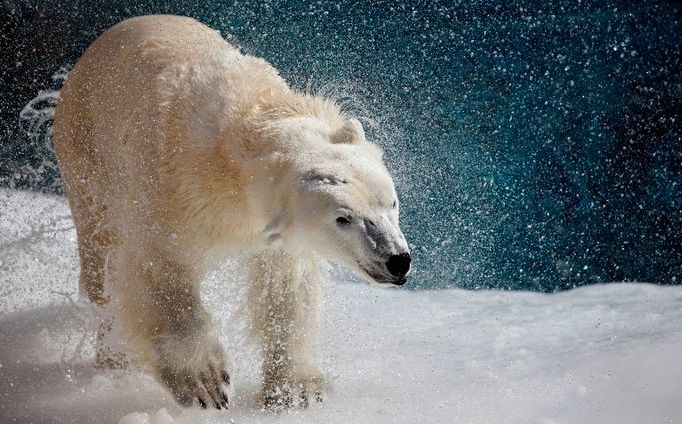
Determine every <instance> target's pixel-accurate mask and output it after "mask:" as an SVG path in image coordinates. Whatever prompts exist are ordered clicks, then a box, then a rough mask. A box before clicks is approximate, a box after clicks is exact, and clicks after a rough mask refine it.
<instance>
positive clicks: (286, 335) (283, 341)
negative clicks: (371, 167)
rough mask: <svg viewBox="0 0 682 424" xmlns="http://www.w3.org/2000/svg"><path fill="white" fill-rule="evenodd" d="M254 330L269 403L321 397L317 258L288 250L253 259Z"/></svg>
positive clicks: (276, 405)
mask: <svg viewBox="0 0 682 424" xmlns="http://www.w3.org/2000/svg"><path fill="white" fill-rule="evenodd" d="M250 271H251V279H252V282H251V289H250V293H249V300H248V301H249V307H250V310H251V318H252V326H253V327H252V330H253V331H254V332H255V335H256V338H257V340H258V341H259V342H260V344H261V347H262V351H263V389H262V396H263V402H264V404H265V407H267V408H270V409H275V410H277V409H283V408H289V407H307V406H308V404H309V402H310V401H321V400H322V396H323V392H324V388H325V382H324V378H323V377H322V374H321V373H320V370H319V368H318V367H317V365H316V361H315V350H316V346H317V338H318V333H319V309H320V281H319V280H320V272H319V268H318V265H317V263H316V262H315V261H313V260H307V261H301V260H297V259H295V258H293V257H291V256H290V255H288V254H287V253H285V252H282V251H271V252H267V253H264V254H260V255H258V256H257V257H255V258H254V259H253V260H252V261H251V263H250Z"/></svg>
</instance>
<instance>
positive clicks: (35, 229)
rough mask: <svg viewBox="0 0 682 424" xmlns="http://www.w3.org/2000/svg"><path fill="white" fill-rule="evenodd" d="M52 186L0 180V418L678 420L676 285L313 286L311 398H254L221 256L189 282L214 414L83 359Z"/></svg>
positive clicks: (235, 301)
mask: <svg viewBox="0 0 682 424" xmlns="http://www.w3.org/2000/svg"><path fill="white" fill-rule="evenodd" d="M77 275H78V259H77V255H76V246H75V233H74V229H73V223H72V222H71V219H70V214H69V210H68V207H67V206H66V202H65V199H63V198H59V197H50V196H45V195H39V194H36V193H29V192H19V191H11V190H0V422H2V423H5V422H7V423H10V422H16V423H89V422H98V423H102V424H104V423H120V424H169V423H176V424H181V423H322V422H324V423H372V424H381V423H453V422H457V423H538V424H539V423H543V424H549V423H619V424H622V423H664V422H677V421H679V420H680V419H681V418H682V366H681V365H680V360H679V359H680V352H681V351H682V287H679V286H678V287H659V286H652V285H647V284H609V285H601V286H591V287H585V288H581V289H577V290H572V291H569V292H564V293H560V294H555V295H546V294H539V293H522V292H497V291H478V292H472V291H464V290H440V291H420V292H411V291H406V290H382V289H377V288H373V287H368V286H364V285H357V284H349V283H347V282H343V281H342V280H344V279H345V277H344V275H343V274H340V276H339V277H335V280H338V281H332V282H330V283H328V284H327V285H326V287H325V290H326V297H325V305H324V314H323V316H324V324H323V331H322V340H321V349H320V354H319V358H320V363H321V365H322V368H323V370H324V372H325V373H326V375H327V378H328V379H329V381H330V382H331V384H332V386H333V387H334V391H333V393H332V394H331V395H330V397H329V399H328V400H327V401H325V403H323V404H319V405H313V406H311V408H310V409H308V410H305V411H292V412H287V413H282V414H278V415H274V414H270V413H268V412H264V411H261V410H260V408H259V407H258V406H257V405H256V403H255V399H256V397H257V391H258V386H259V378H260V376H259V372H258V360H257V358H258V357H257V352H256V351H255V350H254V348H253V347H252V346H250V345H249V344H248V342H247V341H246V337H245V336H244V314H243V312H242V311H241V309H240V304H241V303H240V299H241V298H242V297H243V295H244V286H245V284H244V281H243V278H242V277H241V275H240V274H239V272H238V270H237V268H236V267H235V266H234V264H227V265H225V266H224V267H223V268H221V269H220V270H218V271H217V272H215V273H214V274H213V275H212V276H211V277H210V278H209V279H208V281H207V282H206V284H205V298H206V303H207V306H208V308H209V309H210V310H211V311H212V313H213V314H214V317H215V318H216V320H217V321H219V323H220V328H221V337H222V341H223V343H224V345H225V346H226V348H227V350H228V351H229V352H230V353H231V355H232V356H233V359H234V362H235V364H236V365H237V368H238V369H237V370H236V375H235V379H234V380H235V383H236V397H235V398H234V399H232V405H231V408H230V410H229V411H228V412H225V411H210V410H209V411H203V410H196V409H189V410H188V409H182V408H179V407H178V406H176V405H175V404H174V403H173V402H172V400H171V399H170V397H169V395H168V393H166V391H165V390H164V389H163V388H162V387H161V386H160V385H158V384H157V383H156V382H155V381H154V380H153V379H152V378H151V377H150V376H149V374H148V373H147V372H146V371H145V370H144V369H139V368H133V369H130V370H125V371H110V370H101V369H95V368H94V367H93V366H92V334H93V331H94V328H95V325H96V324H95V319H94V314H93V312H92V310H91V308H90V306H89V305H87V304H86V303H85V302H83V301H82V300H80V299H79V297H78V295H77V293H76V291H77Z"/></svg>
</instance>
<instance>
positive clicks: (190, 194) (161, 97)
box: [55, 16, 409, 408]
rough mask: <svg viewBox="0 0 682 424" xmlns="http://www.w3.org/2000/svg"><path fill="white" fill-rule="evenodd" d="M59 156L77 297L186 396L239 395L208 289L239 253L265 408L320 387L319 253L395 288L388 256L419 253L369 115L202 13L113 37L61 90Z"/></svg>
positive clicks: (125, 25) (154, 19)
mask: <svg viewBox="0 0 682 424" xmlns="http://www.w3.org/2000/svg"><path fill="white" fill-rule="evenodd" d="M55 149H56V152H57V158H58V161H59V167H60V169H61V172H62V176H63V180H64V183H65V187H66V189H67V193H68V197H69V202H70V206H71V210H72V213H73V218H74V220H75V223H76V228H77V234H78V250H79V255H80V263H81V274H80V287H81V291H82V292H83V293H86V294H87V295H88V296H89V298H90V299H91V300H92V301H93V302H94V303H95V304H98V305H107V306H108V308H109V309H110V310H111V311H112V313H113V314H114V315H115V317H116V320H117V322H118V323H120V324H121V325H122V328H123V330H124V333H125V337H126V340H128V344H129V346H131V347H132V348H131V350H132V351H133V352H134V353H135V354H138V355H139V356H140V357H141V358H142V359H143V360H146V361H148V362H150V363H151V364H152V365H153V367H154V369H155V371H156V373H157V376H158V378H159V379H160V381H161V382H163V383H164V384H165V385H166V386H167V387H168V388H169V389H170V390H171V392H172V393H173V394H174V395H175V397H176V399H177V400H178V401H179V402H180V403H181V404H183V405H191V404H199V405H201V406H205V405H207V404H213V405H215V406H216V407H218V408H220V407H226V406H227V400H228V396H229V392H230V390H231V385H232V382H231V380H230V365H229V363H228V362H227V360H226V356H225V354H224V352H223V348H222V346H220V344H219V342H218V338H217V336H216V334H215V329H214V326H213V324H212V321H211V318H210V316H209V315H208V314H207V313H206V311H205V310H204V308H203V306H202V302H201V299H200V283H201V281H202V280H203V278H204V276H205V275H206V273H207V272H209V271H210V270H211V269H212V268H213V267H214V266H215V264H216V263H218V262H219V261H221V260H223V259H224V258H225V257H226V256H229V255H234V254H238V253H246V254H250V255H252V259H251V261H250V270H251V281H252V286H251V289H250V292H249V293H250V294H249V300H248V302H249V308H250V310H251V316H252V329H253V332H254V335H256V337H257V339H258V340H259V342H260V343H261V345H262V348H263V372H264V384H263V396H264V401H265V402H266V404H268V405H270V406H291V405H296V404H305V403H306V402H307V401H308V398H309V397H310V396H315V397H316V398H318V397H320V396H321V394H322V391H323V390H322V389H323V387H324V384H323V378H322V375H321V373H320V371H319V369H318V368H317V366H316V364H315V360H314V352H315V344H316V339H317V331H318V329H317V327H318V324H317V323H318V315H319V311H318V309H319V298H320V287H319V281H320V279H321V274H320V271H319V268H320V260H322V259H323V258H326V259H331V260H336V261H339V262H342V263H345V264H347V265H349V266H351V267H353V269H355V270H356V271H357V272H359V273H360V274H361V275H363V276H365V277H367V278H368V279H370V280H375V281H380V282H389V280H390V279H391V278H394V276H392V275H391V274H390V273H387V271H386V266H385V265H384V263H385V262H386V258H387V255H396V254H402V255H407V253H405V252H407V245H406V242H405V240H404V237H403V236H402V233H401V232H400V229H399V227H398V223H397V214H398V212H397V201H396V197H395V190H394V188H393V184H392V181H391V179H390V176H389V175H388V172H387V171H386V169H385V167H384V165H383V163H382V159H381V151H380V150H379V149H378V148H377V147H376V146H374V145H373V144H370V143H368V142H367V141H366V140H365V136H364V132H363V131H362V127H361V125H360V124H359V122H357V121H355V120H349V119H348V118H347V117H345V116H344V115H343V114H342V113H341V112H340V110H339V109H338V108H337V106H336V105H335V104H334V103H333V102H331V101H329V100H325V99H323V98H318V97H314V96H310V95H306V94H302V93H298V92H295V91H293V90H291V89H290V88H289V87H288V86H287V84H286V83H285V82H284V80H283V79H282V78H281V77H280V76H279V75H278V73H277V71H276V70H275V69H274V68H273V67H272V66H270V65H269V64H268V63H267V62H265V61H264V60H262V59H258V58H255V57H251V56H248V55H243V54H241V53H240V52H239V51H238V50H237V49H235V48H234V47H232V46H231V45H229V44H228V43H227V42H226V41H224V40H223V39H222V38H221V37H220V35H219V34H218V33H217V32H215V31H213V30H211V29H209V28H207V27H206V26H204V25H202V24H200V23H198V22H197V21H195V20H193V19H190V18H184V17H176V16H145V17H139V18H133V19H129V20H126V21H123V22H121V23H119V24H118V25H116V26H114V27H112V28H111V29H109V30H108V31H106V32H105V33H104V34H103V35H102V36H100V37H99V38H98V39H97V40H96V41H95V42H94V43H93V45H92V46H91V47H90V48H89V49H88V50H87V51H86V52H85V54H84V55H83V56H82V57H81V59H80V60H79V61H78V63H77V65H76V66H75V68H74V69H73V71H72V72H71V73H70V75H69V77H68V79H67V81H66V83H65V86H64V88H63V90H62V92H61V101H60V104H59V106H58V108H57V112H56V117H55ZM339 214H346V215H348V216H349V217H350V216H351V215H352V217H351V219H352V223H351V224H348V225H346V224H345V223H340V222H339V221H335V220H336V219H337V216H339ZM370 224H371V225H370ZM408 265H409V263H408ZM402 274H403V275H402V276H401V277H400V278H402V280H401V281H402V282H404V274H406V271H404V272H403V273H402ZM402 282H401V283H400V284H402ZM107 325H108V326H110V322H109V321H107ZM104 356H106V355H104ZM110 360H111V359H106V358H104V359H102V362H104V363H106V362H107V361H110Z"/></svg>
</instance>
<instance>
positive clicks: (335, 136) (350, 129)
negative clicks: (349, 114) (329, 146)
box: [329, 119, 365, 144]
mask: <svg viewBox="0 0 682 424" xmlns="http://www.w3.org/2000/svg"><path fill="white" fill-rule="evenodd" d="M329 140H330V141H331V142H332V143H333V144H344V143H345V144H354V143H361V142H363V141H365V130H364V129H363V128H362V124H361V123H360V121H358V120H357V119H349V120H347V121H346V122H344V123H343V125H342V126H341V128H339V129H338V130H336V131H335V132H334V133H332V135H331V136H330V137H329Z"/></svg>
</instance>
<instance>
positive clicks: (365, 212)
mask: <svg viewBox="0 0 682 424" xmlns="http://www.w3.org/2000/svg"><path fill="white" fill-rule="evenodd" d="M296 138H297V143H301V144H302V145H305V146H306V147H305V148H304V149H301V153H300V155H299V160H298V166H297V167H296V170H295V171H294V178H295V180H296V184H295V192H294V193H293V194H292V198H291V204H290V205H289V214H288V215H289V216H288V219H287V221H288V223H287V227H288V229H289V231H288V237H287V238H289V241H291V242H293V243H294V244H297V245H302V246H305V247H306V248H309V249H310V250H313V251H315V252H317V253H318V254H320V255H321V256H323V257H324V258H326V259H328V260H331V261H333V262H339V263H342V264H344V265H346V266H348V267H350V268H351V269H353V270H354V271H355V272H356V273H358V274H359V275H360V276H362V277H364V278H365V279H367V280H368V281H370V282H377V283H388V284H396V285H402V284H404V283H405V282H406V280H407V275H408V273H409V271H410V252H409V249H408V246H407V241H406V240H405V237H404V236H403V233H402V231H401V229H400V226H399V223H398V212H399V201H398V197H397V195H396V190H395V187H394V185H393V180H392V178H391V176H390V174H389V172H388V170H387V169H386V166H385V165H384V163H383V159H382V156H383V153H382V151H381V149H379V147H378V146H376V145H375V144H372V143H370V142H368V141H367V140H366V139H365V135H364V131H363V129H362V126H361V124H360V122H358V121H357V120H354V119H350V120H346V121H345V122H344V124H343V125H342V126H341V127H340V128H337V129H332V130H327V131H325V130H322V129H320V128H319V127H317V126H315V125H313V126H312V127H311V126H307V125H305V124H303V125H301V126H299V127H298V128H297V131H296Z"/></svg>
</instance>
